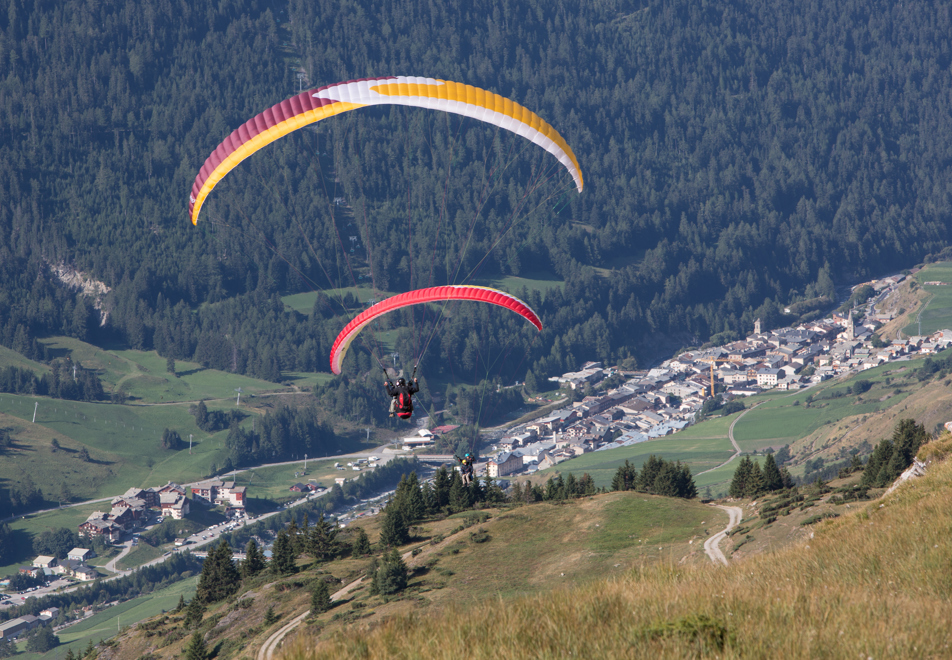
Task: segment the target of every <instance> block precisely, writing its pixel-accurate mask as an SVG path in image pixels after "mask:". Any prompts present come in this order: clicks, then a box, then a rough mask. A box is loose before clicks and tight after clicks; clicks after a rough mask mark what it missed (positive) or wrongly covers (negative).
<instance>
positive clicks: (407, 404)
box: [384, 378, 420, 420]
mask: <svg viewBox="0 0 952 660" xmlns="http://www.w3.org/2000/svg"><path fill="white" fill-rule="evenodd" d="M384 384H385V385H386V386H387V394H389V395H390V416H391V417H394V416H396V417H399V418H400V419H407V420H408V419H410V417H411V416H412V415H413V395H414V394H416V393H417V392H419V391H420V386H419V384H418V381H417V379H416V378H414V379H413V382H412V383H407V381H406V379H405V378H398V379H397V383H396V385H394V384H393V383H391V382H390V379H389V378H387V380H386V381H384Z"/></svg>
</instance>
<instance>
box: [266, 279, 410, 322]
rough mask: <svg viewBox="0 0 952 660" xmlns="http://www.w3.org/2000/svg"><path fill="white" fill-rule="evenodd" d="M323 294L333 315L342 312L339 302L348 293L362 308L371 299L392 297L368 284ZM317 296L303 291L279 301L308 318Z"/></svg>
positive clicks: (390, 294) (391, 293)
mask: <svg viewBox="0 0 952 660" xmlns="http://www.w3.org/2000/svg"><path fill="white" fill-rule="evenodd" d="M323 293H324V295H326V296H327V297H328V298H330V299H331V304H333V305H334V309H333V311H334V313H335V314H339V313H341V312H343V311H344V308H343V306H342V305H341V304H340V301H341V300H343V297H344V296H346V295H347V294H348V293H350V294H352V295H353V296H354V297H355V298H357V300H358V302H360V303H361V305H362V306H366V304H367V302H368V301H369V300H371V299H372V298H373V299H376V300H378V301H380V300H383V299H384V298H389V297H390V296H392V295H394V294H393V292H390V291H381V290H380V289H376V290H375V289H374V288H373V287H372V286H370V284H369V283H368V284H367V285H365V286H347V287H343V288H340V289H327V290H326V291H324V292H323ZM317 295H318V292H317V291H305V292H303V293H293V294H291V295H289V296H282V297H281V300H282V301H283V302H284V304H285V305H287V306H288V307H290V308H291V309H293V310H294V311H296V312H300V313H301V314H305V315H307V316H310V314H311V311H312V310H313V309H314V301H316V300H317Z"/></svg>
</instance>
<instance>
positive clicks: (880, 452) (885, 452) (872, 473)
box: [859, 440, 893, 488]
mask: <svg viewBox="0 0 952 660" xmlns="http://www.w3.org/2000/svg"><path fill="white" fill-rule="evenodd" d="M892 455H893V443H892V440H882V441H880V443H879V444H878V445H876V448H875V449H874V450H873V453H872V454H870V456H869V460H867V461H866V467H865V468H864V469H863V476H862V478H860V481H859V483H860V486H863V487H866V488H879V487H881V486H883V485H885V484H884V483H880V481H879V479H880V472H882V471H883V468H885V467H886V466H887V465H888V464H889V461H890V460H891V459H892ZM885 476H886V474H885V473H883V477H885Z"/></svg>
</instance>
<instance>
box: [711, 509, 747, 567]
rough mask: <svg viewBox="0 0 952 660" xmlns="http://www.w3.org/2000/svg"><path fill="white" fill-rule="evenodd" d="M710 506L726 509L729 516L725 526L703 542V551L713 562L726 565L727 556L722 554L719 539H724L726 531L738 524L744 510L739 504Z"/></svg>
mask: <svg viewBox="0 0 952 660" xmlns="http://www.w3.org/2000/svg"><path fill="white" fill-rule="evenodd" d="M712 506H714V507H716V508H718V509H723V510H724V511H727V515H729V516H730V521H729V522H728V523H727V527H725V528H724V529H722V530H721V531H719V532H718V533H717V534H715V535H714V536H712V537H711V538H709V539H708V540H707V541H705V542H704V552H706V553H707V556H708V557H710V558H711V561H712V562H714V563H715V564H723V565H724V566H727V557H725V556H724V553H723V552H722V551H721V547H720V545H721V541H723V540H724V538H725V537H726V536H727V534H728V532H730V531H731V530H732V529H734V528H735V527H737V526H738V525H739V524H740V521H741V519H742V518H743V517H744V511H743V509H741V508H740V507H739V506H724V505H723V504H713V505H712Z"/></svg>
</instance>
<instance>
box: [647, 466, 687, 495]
mask: <svg viewBox="0 0 952 660" xmlns="http://www.w3.org/2000/svg"><path fill="white" fill-rule="evenodd" d="M680 472H681V469H680V467H679V466H675V464H674V463H673V462H670V461H664V462H663V463H662V465H661V469H659V470H658V474H657V476H656V477H655V480H654V483H653V484H652V486H651V488H649V492H652V493H654V494H655V495H663V496H665V497H678V496H679V494H680V493H679V490H678V480H679V479H680Z"/></svg>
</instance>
